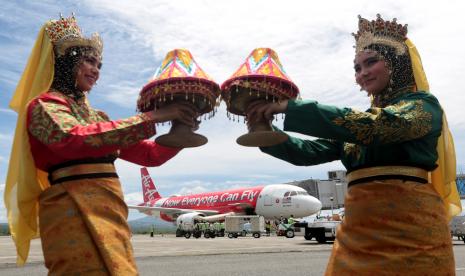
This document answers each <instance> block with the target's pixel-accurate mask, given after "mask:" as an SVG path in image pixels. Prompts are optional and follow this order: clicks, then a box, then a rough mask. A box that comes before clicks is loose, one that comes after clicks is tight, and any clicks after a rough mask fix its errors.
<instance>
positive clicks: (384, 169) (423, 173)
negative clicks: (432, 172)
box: [346, 166, 429, 183]
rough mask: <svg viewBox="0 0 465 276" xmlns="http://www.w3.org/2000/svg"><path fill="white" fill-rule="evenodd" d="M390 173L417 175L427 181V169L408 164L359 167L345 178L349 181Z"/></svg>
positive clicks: (388, 174)
mask: <svg viewBox="0 0 465 276" xmlns="http://www.w3.org/2000/svg"><path fill="white" fill-rule="evenodd" d="M390 175H403V176H412V177H418V178H421V179H424V180H426V181H428V182H429V172H428V171H427V170H424V169H420V168H416V167H408V166H378V167H371V168H365V169H359V170H356V171H353V172H351V173H349V174H347V176H346V179H347V182H349V183H350V182H352V181H355V180H359V179H363V178H368V177H376V176H390Z"/></svg>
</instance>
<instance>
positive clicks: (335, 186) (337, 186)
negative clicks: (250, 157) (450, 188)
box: [288, 170, 465, 209]
mask: <svg viewBox="0 0 465 276" xmlns="http://www.w3.org/2000/svg"><path fill="white" fill-rule="evenodd" d="M456 183H457V190H458V192H459V194H460V198H462V199H465V174H463V173H460V174H458V175H457V179H456ZM288 184H292V185H296V186H299V187H302V188H304V189H305V190H306V191H307V192H308V193H309V194H310V195H312V196H314V197H316V198H318V199H319V200H320V201H321V203H322V204H323V207H322V209H331V208H333V209H338V208H342V207H344V196H345V194H346V193H347V180H346V171H344V170H338V171H329V172H328V179H327V180H321V179H307V180H301V181H294V182H291V183H288Z"/></svg>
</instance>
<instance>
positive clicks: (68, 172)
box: [50, 163, 116, 181]
mask: <svg viewBox="0 0 465 276" xmlns="http://www.w3.org/2000/svg"><path fill="white" fill-rule="evenodd" d="M96 173H116V170H115V166H114V165H113V164H108V163H103V164H79V165H74V166H69V167H65V168H61V169H57V170H55V171H53V172H52V173H51V175H50V179H51V180H52V181H55V180H57V179H60V178H64V177H69V176H76V175H83V174H96Z"/></svg>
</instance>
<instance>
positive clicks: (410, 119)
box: [260, 92, 442, 172]
mask: <svg viewBox="0 0 465 276" xmlns="http://www.w3.org/2000/svg"><path fill="white" fill-rule="evenodd" d="M285 114H286V119H285V121H284V130H286V131H293V132H298V133H302V134H306V135H311V136H314V137H319V138H320V139H316V140H304V139H299V138H295V137H291V136H289V140H288V141H287V142H284V143H282V144H279V145H276V146H272V147H263V148H260V149H261V150H262V151H263V152H265V153H268V154H270V155H272V156H274V157H277V158H280V159H282V160H285V161H287V162H290V163H292V164H294V165H298V166H309V165H316V164H321V163H325V162H330V161H334V160H341V161H342V163H343V164H344V166H345V167H346V169H347V171H348V172H350V171H353V170H355V169H359V168H364V167H372V166H389V165H397V166H415V167H420V168H424V169H426V170H429V171H430V170H433V169H434V168H435V167H436V159H437V152H436V145H437V140H438V138H439V136H440V134H441V128H442V109H441V107H440V105H439V102H438V100H437V99H436V98H435V97H434V96H433V95H431V94H430V93H425V92H407V93H402V94H401V95H396V97H395V98H393V99H391V100H390V101H389V103H388V104H387V105H386V106H385V107H383V108H379V107H372V108H370V109H368V110H367V111H366V112H360V111H356V110H353V109H351V108H338V107H335V106H330V105H322V104H319V103H318V102H316V101H310V100H307V101H299V100H290V101H289V104H288V107H287V111H286V113H285ZM275 129H276V127H275ZM278 131H279V130H278Z"/></svg>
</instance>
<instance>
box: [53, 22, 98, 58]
mask: <svg viewBox="0 0 465 276" xmlns="http://www.w3.org/2000/svg"><path fill="white" fill-rule="evenodd" d="M45 31H46V32H47V35H48V37H49V38H50V40H51V42H52V43H53V45H54V48H55V53H56V54H57V55H58V56H61V55H64V54H65V52H66V49H68V48H69V47H73V46H82V47H86V46H87V47H92V48H93V49H95V50H96V51H97V53H98V55H99V56H101V55H102V50H103V42H102V39H101V38H100V36H99V34H98V33H94V34H92V36H91V37H90V38H85V37H84V36H83V35H82V32H81V29H80V28H79V26H78V24H77V21H76V18H75V17H74V14H72V15H71V16H70V17H68V18H64V17H63V16H62V15H61V14H60V19H58V20H50V21H49V22H47V27H46V28H45Z"/></svg>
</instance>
